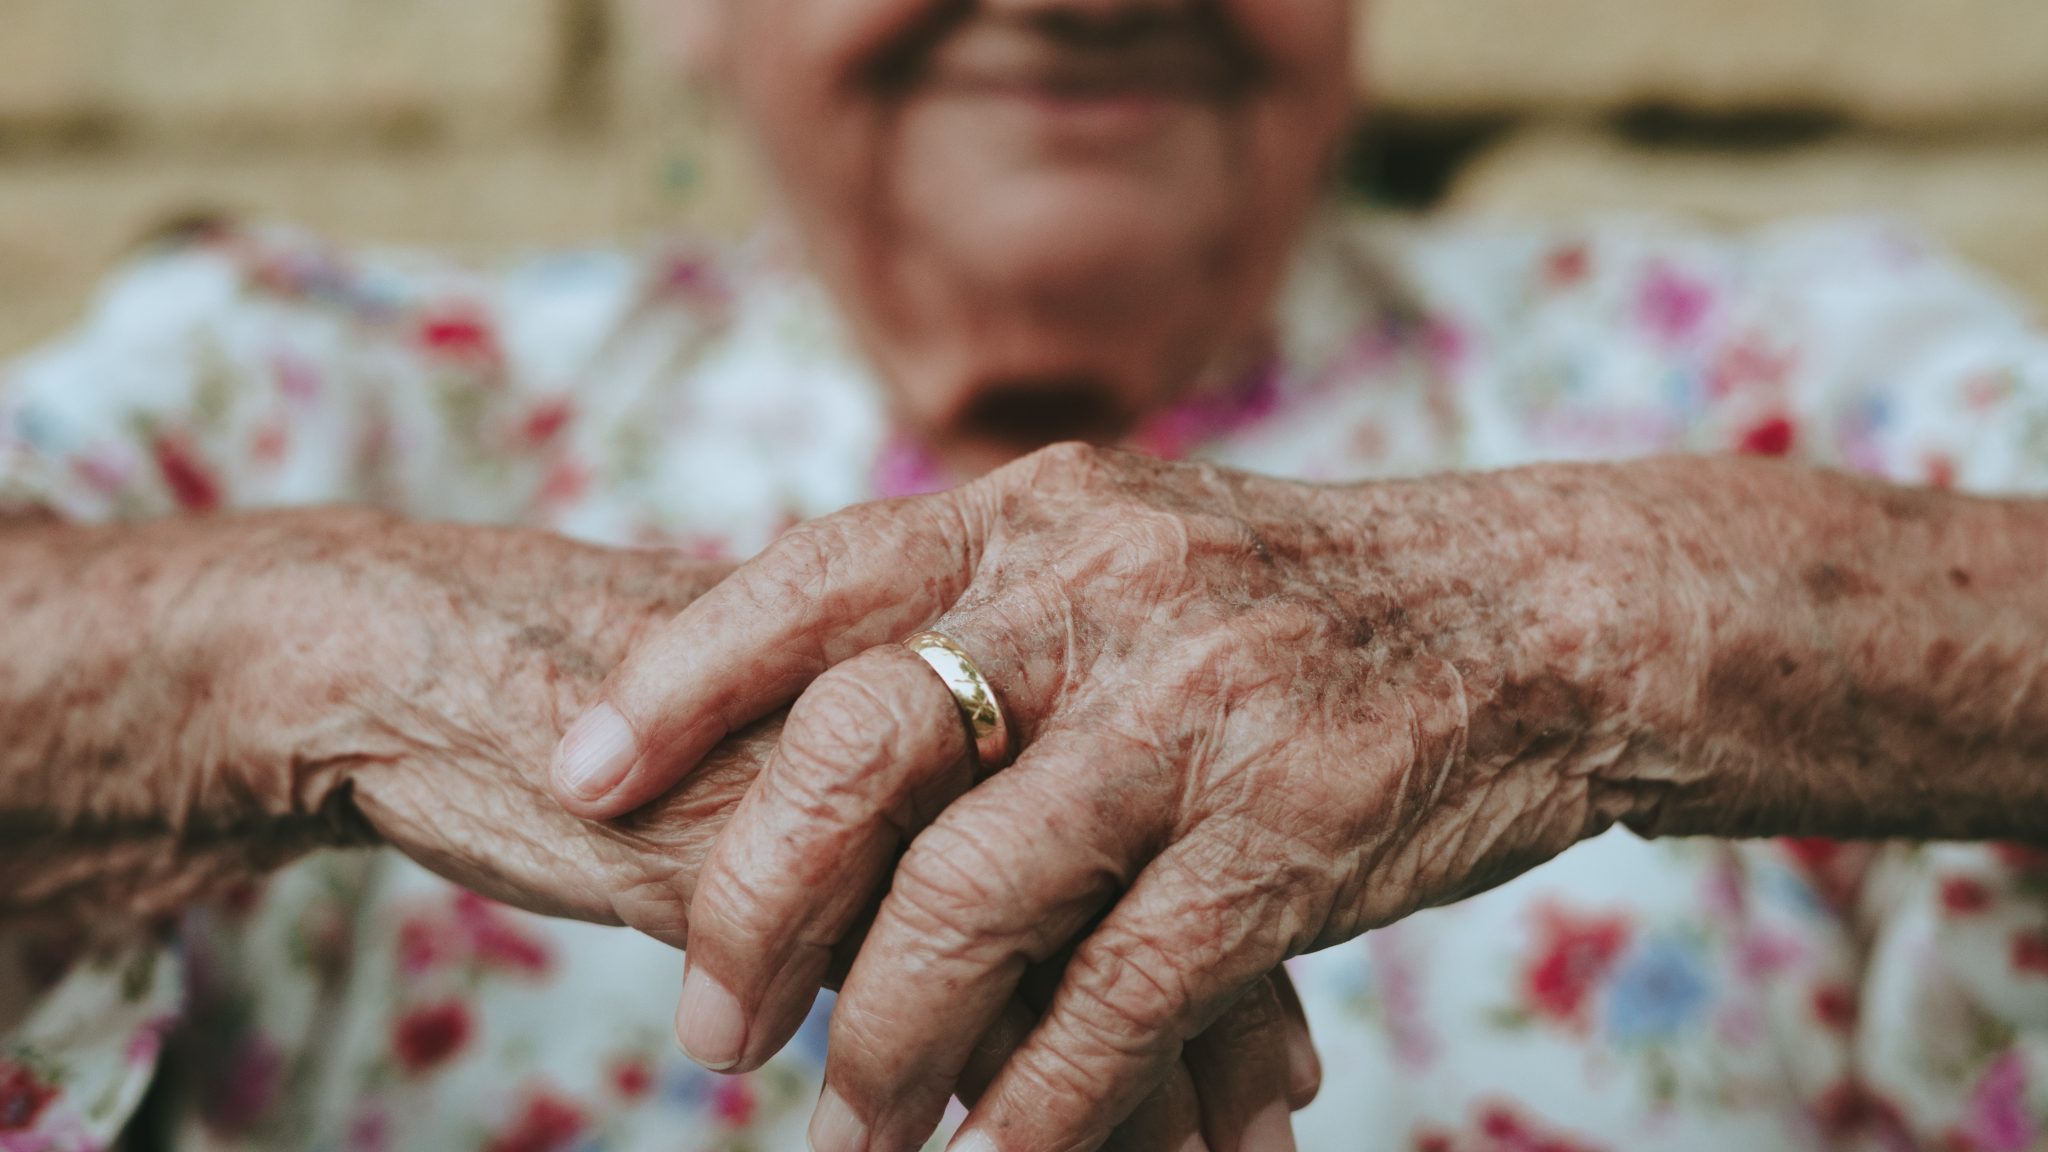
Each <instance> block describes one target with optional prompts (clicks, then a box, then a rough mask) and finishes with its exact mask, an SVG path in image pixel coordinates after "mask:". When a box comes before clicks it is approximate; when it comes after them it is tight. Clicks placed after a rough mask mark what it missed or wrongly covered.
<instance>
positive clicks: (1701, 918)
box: [0, 218, 2048, 1152]
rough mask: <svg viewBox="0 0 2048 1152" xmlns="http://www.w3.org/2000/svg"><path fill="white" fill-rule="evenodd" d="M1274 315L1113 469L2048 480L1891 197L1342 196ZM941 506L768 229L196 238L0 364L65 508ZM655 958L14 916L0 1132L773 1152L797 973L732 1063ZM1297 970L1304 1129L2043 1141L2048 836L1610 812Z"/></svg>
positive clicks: (1604, 1141) (816, 1024)
mask: <svg viewBox="0 0 2048 1152" xmlns="http://www.w3.org/2000/svg"><path fill="white" fill-rule="evenodd" d="M1277 311H1278V318H1277V320H1276V323H1275V326H1274V329H1273V336H1272V339H1271V342H1270V355H1269V356H1267V357H1266V358H1265V359H1264V361H1263V362H1262V363H1261V364H1260V365H1259V366H1258V367H1257V369H1256V370H1254V371H1250V372H1248V373H1246V374H1244V375H1243V376H1241V377H1237V378H1234V379H1230V380H1224V381H1218V382H1216V383H1215V384H1214V385H1213V386H1210V387H1205V388H1203V389H1200V390H1198V391H1197V392H1195V393H1194V394H1193V395H1191V396H1190V397H1189V398H1188V399H1186V400H1184V401H1182V402H1180V403H1178V404H1177V405H1175V406H1174V407H1172V408H1170V409H1168V410H1166V411H1163V412H1161V413H1159V414H1158V415H1157V416H1156V417H1155V418H1153V419H1152V420H1151V421H1150V422H1149V423H1147V424H1146V425H1145V426H1144V427H1143V428H1142V429H1140V430H1139V431H1138V432H1137V433H1136V434H1135V435H1134V436H1133V438H1132V442H1133V444H1134V446H1136V447H1138V448H1140V449H1143V450H1146V451H1151V452H1155V453H1159V454H1163V455H1173V456H1182V455H1185V456H1198V457H1204V458H1209V459H1214V460H1218V461H1223V462H1227V463H1230V464H1234V465H1237V466H1241V467H1246V468H1252V469H1257V470H1262V471H1266V472H1271V473H1277V474H1284V475H1289V476H1296V477H1304V478H1317V479H1336V478H1363V477H1375V476H1390V475H1399V474H1412V473H1417V472H1422V471H1426V470H1432V469H1449V468H1475V467H1499V466H1506V465H1513V464H1518V463H1523V462H1527V461H1534V460H1540V459H1558V458H1614V457H1625V456H1631V455H1638V454H1644V453H1656V452H1675V451H1708V452H1721V451H1730V452H1748V453H1760V454H1766V455H1791V456H1797V457H1801V458H1804V459H1807V460H1810V461H1813V462H1815V463H1819V464H1824V465H1828V466H1832V467H1838V468H1844V469H1851V470H1855V471H1858V472H1864V473H1871V474H1875V475H1879V476H1884V477H1888V478H1890V479H1893V480H1896V481H1899V482H1902V483H1909V484H1931V485H1937V486H1947V485H1955V486H1958V487H1964V488H1969V489H1975V490H1982V491H1987V492H2020V491H2027V490H2032V489H2038V488H2040V487H2042V486H2043V485H2044V482H2048V338H2044V336H2043V334H2042V332H2041V330H2040V329H2039V328H2038V327H2037V326H2036V325H2035V322H2034V320H2033V319H2032V318H2030V317H2029V315H2028V314H2027V311H2026V309H2025V308H2023V307H2022V306H2021V305H2020V304H2019V303H2018V301H2016V300H2015V299H2014V298H2013V297H2011V296H2008V295H2006V294H2004V293H2002V292H2001V291H2000V290H1999V289H1997V288H1996V287H1994V286H1992V285H1990V284H1988V283H1986V282H1985V281H1984V280H1982V279H1980V278H1978V277H1977V276H1975V275H1974V274H1972V273H1971V272H1969V271H1968V270H1966V269H1963V268H1960V267H1958V266H1957V265H1956V264H1954V263H1952V262H1951V261H1949V260H1948V259H1946V258H1945V257H1944V256H1942V255H1941V254H1940V253H1938V252H1935V251H1932V250H1930V248H1929V247H1928V245H1927V244H1925V243H1924V242H1923V241H1922V240H1920V239H1919V238H1917V237H1916V236H1914V235H1912V234H1911V233H1909V232H1907V231H1905V230H1902V229H1900V228H1898V227H1895V226H1891V225H1888V224H1884V223H1881V222H1871V221H1859V222H1820V223H1808V224H1800V225H1796V226H1787V227H1783V228H1778V229H1773V230H1770V231H1766V232H1763V233H1760V234H1756V235H1752V236H1747V237H1742V238H1729V237H1721V236H1712V235H1705V234H1700V233H1697V232H1694V231H1689V230H1687V229H1685V228H1682V227H1678V226H1675V225H1672V224H1669V223H1665V222H1659V221H1654V220H1648V219H1626V218H1624V219H1607V220H1602V221H1599V222H1597V223H1591V224H1582V225H1552V226H1545V227H1534V226H1513V227H1511V226H1505V225H1488V224H1478V223H1437V224H1429V225H1407V224H1398V225H1397V224H1392V223H1384V222H1359V221H1348V220H1341V221H1340V220H1332V221H1330V222H1328V223H1327V224H1326V225H1325V226H1323V227H1322V228H1320V229H1319V230H1318V231H1317V232H1316V233H1315V234H1314V236H1313V238H1312V242H1311V243H1309V244H1308V245H1307V246H1306V249H1305V253H1304V256H1303V258H1302V259H1301V261H1300V262H1299V267H1298V270H1297V273H1296V275H1295V276H1294V278H1293V280H1292V283H1291V286H1290V287H1289V288H1288V290H1287V292H1286V294H1285V297H1284V300H1283V301H1282V303H1281V305H1280V306H1279V308H1278V310H1277ZM947 482H948V478H947V477H946V476H945V475H943V474H942V472H941V471H940V470H939V469H938V468H937V467H935V466H934V465H933V463H932V462H931V461H930V460H929V459H927V458H926V457H925V456H923V455H922V454H921V453H920V452H919V451H918V450H917V449H916V447H915V446H914V445H913V444H912V443H910V442H909V441H908V440H906V439H904V438H902V437H900V436H898V435H897V434H895V433H894V432H892V430H891V427H890V423H889V420H888V417H887V411H886V408H885V406H884V404H883V403H882V401H881V395H880V392H879V391H878V388H877V386H876V383H875V381H874V379H873V378H872V377H871V375H870V374H869V373H868V371H867V370H866V369H865V368H864V367H863V365H862V363H861V361H860V360H859V358H858V357H857V356H856V354H855V353H854V351H853V350H852V349H851V347H850V344H849V339H848V336H847V334H846V332H845V331H844V330H843V329H842V327H841V326H840V325H839V323H838V322H837V321H836V319H835V317H834V314H833V311H832V309H831V307H830V304H829V302H828V301H827V299H826V298H825V296H824V295H823V294H822V293H821V291H820V289H819V288H818V287H817V286H816V285H815V283H814V282H813V281H812V280H810V279H808V278H807V277H806V275H805V273H804V271H803V268H802V265H801V263H800V262H799V260H798V259H797V257H796V254H795V252H794V250H793V249H792V248H791V247H790V246H789V245H788V244H787V243H785V242H783V241H781V240H778V239H775V238H772V237H770V238H763V239H760V240H757V241H754V242H752V243H749V244H746V245H742V246H738V247H736V248H729V249H725V250H712V249H708V248H704V247H693V246H690V245H687V244H671V245H658V246H651V247H647V248H645V249H642V250H637V251H596V252H575V253H563V254H555V255H547V256H542V257H539V258H534V259H529V260H525V261H523V262H519V263H516V264H513V265H510V266H505V267H498V268H492V269H473V268H465V267H460V266H457V265H454V264H452V263H449V262H446V261H443V260H439V259H435V258H432V257H428V256H423V255H418V254H410V253H400V252H356V251H341V250H336V249H334V248H332V247H329V246H327V245H325V244H323V243H322V242H321V241H320V240H319V239H318V238H316V237H312V236H307V235H304V234H301V233H298V232H294V231H290V230H285V229H278V228H246V229H245V228H222V229H216V230H213V231H209V232H205V233H203V234H194V235H187V236H184V237H181V238H178V239H177V240H175V241H167V242H165V243H164V244H162V245H161V246H160V247H159V248H158V249H157V250H155V251H152V252H150V253H148V254H146V255H145V256H143V257H142V258H140V259H139V260H137V261H136V262H135V263H134V264H133V265H132V266H131V267H129V268H128V269H126V270H125V271H124V272H122V273H121V274H120V275H118V276H117V277H115V278H114V279H113V280H112V281H111V282H110V283H109V284H108V286H107V288H106V290H105V292H104V294H103V296H102V297H101V299H100V300H99V302H98V303H97V305H96V306H95V307H94V308H93V309H92V311H91V314H90V315H89V317H88V318H87V319H86V320H85V321H84V322H83V323H82V324H81V325H80V326H79V327H78V328H76V329H75V330H74V331H72V332H71V333H70V334H69V335H67V336H65V337H64V338H62V339H60V340H58V341H56V342H55V343H53V344H52V345H51V346H49V347H48V348H46V349H44V350H42V351H40V352H38V353H36V354H34V355H32V356H29V357H27V358H25V359H22V360H20V361H19V362H17V363H15V364H13V365H12V366H11V367H8V368H6V369H5V370H0V504H15V505H21V504H33V505H39V506H43V507H47V508H50V509H54V510H55V511H57V512H58V513H60V514H62V515H65V516H69V517H74V518H77V519H79V520H87V521H105V520H110V519H121V518H136V517H148V516H162V515H169V514H172V513H176V512H178V511H180V510H195V511H196V510H207V509H215V508H228V507H252V506H260V505H276V504H299V503H307V502H331V501H336V500H353V501H364V502H373V503H376V504H379V505H383V506H386V507H390V508H395V509H399V510H402V511H403V512H405V513H408V514H411V515H414V516H419V517H434V518H454V519H462V520H473V521H498V522H506V523H519V524H526V525H531V526H534V527H539V528H546V529H551V530H555V531H559V532H563V533H567V534H570V535H574V536H578V537H583V538H587V539H591V540H596V541H606V542H613V543H621V544H624V543H634V544H644V543H655V542H661V543H667V544H672V545H676V546H679V547H683V548H687V549H691V550H693V551H697V552H701V553H704V554H707V555H712V554H723V555H728V556H732V557H743V556H745V555H747V554H749V553H751V552H753V551H754V550H756V549H758V548H759V547H761V546H762V545H763V544H764V543H765V542H766V541H768V540H769V539H771V538H772V537H773V536H774V535H775V534H776V533H777V532H779V531H780V530H782V529H783V528H785V527H787V526H788V525H789V524H791V523H793V522H795V521H798V520H800V519H803V518H806V517H811V516H816V515H819V514H822V513H825V512H828V511H830V510H832V509H834V508H837V507H839V506H842V505H844V504H847V503H849V502H852V501H857V500H861V499H865V498H869V497H873V496H876V495H884V494H896V493H905V492H911V491H918V490H928V489H931V488H933V487H936V486H940V485H943V484H945V483H947ZM680 967H681V961H680V958H679V956H678V955H676V954H675V953H673V952H671V951H669V950H667V949H665V948H663V947H662V946H660V945H658V944H655V943H653V942H652V941H649V940H647V939H645V938H642V937H639V936H637V935H634V934H632V933H630V932H627V931H624V930H618V929H607V928H599V927H593V926H590V925H584V924H574V923H565V922H556V921H549V920H544V919H541V918H537V917H534V916H530V915H527V914H524V913H521V912H517V911H513V910H511V909H508V908H505V907H503V906H500V905H497V904H493V903H491V902H490V901H487V900H485V899H482V898H481V897H478V896H475V895H472V894H470V893H467V892H464V891H461V890H459V889H457V888H455V887H453V886H451V885H449V884H448V883H446V882H444V881H442V880H440V879H438V878H436V877H434V876H433V875H431V874H429V873H427V872H425V871H423V870H422V869H420V868H418V867H417V866H415V865H413V864H411V863H409V862H408V861H406V860H404V859H402V858H400V857H398V856H397V855H395V854H393V853H391V852H388V851H378V852H360V853H330V854H325V855H321V856H317V857H315V858H312V859H309V860H306V861H303V862H301V863H299V864H297V865H295V866H293V867H290V868H287V869H284V870H283V871H280V872H278V873H277V874H275V875H274V876H272V877H270V878H269V879H268V880H267V881H265V882H263V883H261V884H254V885H250V886H249V887H247V888H246V889H243V890H239V891H236V892H233V893H231V894H229V896H228V897H227V898H225V899H223V900H220V901H218V902H216V903H214V904H212V905H210V906H207V907H203V908H198V909H195V910H193V911H192V912H191V913H190V914H189V915H188V916H186V917H185V918H184V920H183V922H182V924H181V925H180V927H179V928H178V930H177V932H176V936H175V940H173V941H172V942H170V943H168V944H165V943H163V942H162V941H143V942H138V943H136V944H135V945H134V946H133V947H132V948H131V949H129V950H128V951H126V952H121V953H104V952H94V953H92V954H86V955H80V954H77V952H76V950H75V949H69V948H66V947H65V946H64V945H63V942H61V941H54V942H53V941H51V940H48V939H43V938H38V939H28V938H26V937H24V936H23V935H22V934H21V933H20V931H19V930H10V929H9V928H8V927H6V926H5V925H0V1152H72V1150H84V1149H100V1148H105V1147H107V1146H108V1145H109V1144H110V1143H111V1142H113V1141H115V1140H116V1139H118V1138H119V1137H120V1135H121V1133H122V1132H123V1131H124V1129H125V1128H128V1127H130V1125H131V1122H132V1124H133V1126H134V1127H135V1128H136V1129H139V1130H143V1131H145V1132H146V1134H147V1135H148V1137H149V1138H150V1141H151V1146H156V1145H158V1144H161V1145H163V1146H167V1147H170V1148H173V1149H178V1150H180V1152H186V1150H200V1149H208V1150H210V1149H222V1150H227V1149H255V1148H275V1147H281V1146H290V1147H304V1148H313V1149H323V1150H333V1152H385V1150H393V1149H445V1150H457V1152H460V1150H489V1152H549V1150H570V1149H575V1150H591V1152H595V1150H599V1149H606V1150H609V1149H621V1150H625V1149H657V1148H659V1149H684V1150H686V1152H694V1150H707V1152H708V1150H712V1149H735V1150H748V1152H795V1150H796V1149H799V1148H801V1147H802V1146H803V1145H802V1140H803V1135H802V1134H803V1130H804V1125H805V1123H806V1119H807V1116H808V1112H809V1109H810V1106H811V1104H812V1102H813V1100H814V1099H815V1096H816V1092H817V1089H818V1081H819V1073H820V1067H821V1063H822V1047H823V1043H824V1036H825V1028H824V1024H823V1021H824V1017H825V1015H826V1013H827V1012H829V997H827V998H824V999H823V1000H821V1003H820V1006H819V1008H818V1009H817V1010H816V1011H815V1012H814V1013H813V1016H812V1019H811V1021H810V1022H809V1024H807V1025H806V1027H805V1029H804V1030H803V1032H802V1034H801V1035H800V1036H799V1037H798V1038H797V1040H796V1041H795V1042H794V1043H793V1044H792V1045H791V1046H790V1047H789V1049H788V1050H787V1051H786V1052H784V1053H783V1054H782V1055H781V1056H780V1057H778V1058H777V1059H776V1060H775V1061H774V1062H772V1063H771V1064H770V1065H769V1066H768V1067H767V1068H765V1069H763V1070H762V1071H760V1072H758V1073H755V1074H753V1075H750V1076H744V1077H737V1078H723V1077H719V1076H715V1075H712V1074H710V1073H707V1072H704V1071H701V1070H698V1069H696V1068H694V1067H692V1066H691V1065H690V1064H689V1063H688V1062H687V1061H685V1060H684V1059H683V1058H682V1057H681V1056H680V1054H679V1053H678V1052H677V1050H676V1047H675V1044H674V1042H673V1040H672V1039H671V1038H670V1018H671V1009H672V999H673V997H674V995H675V989H676V987H677V984H678V978H679V975H680ZM1292 967H1293V971H1294V974H1295V978H1296V980H1297V982H1298V984H1299V986H1300V988H1301V992H1302V996H1303V999H1304V1001H1305V1003H1306V1005H1307V1008H1308V1014H1309V1018H1310V1020H1311V1023H1312V1026H1313V1028H1314V1030H1315V1034H1316V1038H1317V1040H1318V1042H1319V1044H1320V1046H1321V1048H1322V1051H1323V1054H1324V1062H1325V1068H1326V1083H1325V1086H1324V1089H1323V1092H1322V1096H1321V1098H1320V1099H1319V1100H1318V1101H1317V1102H1316V1103H1315V1105H1313V1106H1312V1107H1311V1108H1309V1109H1308V1110H1307V1111H1306V1112H1305V1113H1303V1114H1302V1115H1301V1117H1300V1118H1299V1131H1300V1132H1301V1134H1302V1139H1303V1142H1304V1146H1305V1147H1306V1148H1307V1149H1309V1150H1310V1152H1337V1150H1340V1149H1343V1150H1355V1152H1393V1150H1397V1149H1398V1150H1403V1152H1567V1150H1588V1152H1590V1150H1595V1149H1634V1148H1649V1147H1655V1148H1673V1149H1736V1148H1740V1149H1759V1150H1774V1149H1886V1150H1894V1149H1913V1148H1919V1149H1942V1150H1957V1152H1960V1150H1975V1152H2017V1150H2021V1149H2032V1148H2041V1147H2044V1146H2048V1144H2044V1141H2048V853H2042V852H2036V851H2033V850H2029V849H2026V848H2021V847H2014V846H1999V845H1928V846H1917V845H1907V844H1890V845H1883V846H1857V845H1844V844H1837V843H1831V842H1825V841H1811V840H1809V841H1794V842H1747V843H1726V842H1712V841H1699V840H1676V841H1668V842H1656V843H1651V842H1646V841H1643V840H1640V839H1637V838H1636V837H1634V836H1632V835H1631V834H1629V833H1628V832H1626V831H1624V830H1615V831H1612V832H1609V833H1607V834H1605V835H1603V836H1600V837H1598V838H1596V839H1594V840H1592V841H1589V842H1587V843H1585V844H1583V845H1581V846H1579V847H1578V848H1576V849H1574V850H1573V851H1571V852H1568V853H1566V854H1565V855H1564V856H1562V857H1561V858H1559V859H1557V860H1556V861H1554V862H1552V863H1549V864H1546V865H1544V866H1542V867H1540V868H1537V869H1536V870H1534V871H1533V872H1530V873H1529V874H1527V875H1525V876H1523V877H1522V878H1520V879H1517V880H1515V881H1513V882H1512V883H1509V884H1507V885H1506V886H1504V887H1502V888H1499V889H1497V890H1495V891H1492V892H1489V893H1486V894H1484V895H1482V896H1479V897H1476V898H1473V899H1470V900H1467V901H1465V902H1463V903H1460V904H1457V905H1455V906H1452V907H1447V908H1442V909H1437V910H1432V911H1427V912H1422V913H1420V914H1417V915H1415V916H1413V917H1411V918H1409V919H1407V920H1405V921H1403V922H1401V923H1400V924H1397V925H1395V926H1393V927H1390V928H1385V929H1381V930H1379V931H1376V932H1372V933H1370V934H1368V935H1367V936H1365V937H1363V938H1362V939H1359V940H1357V941H1355V942H1353V943H1351V944H1348V945H1344V946H1342V947H1338V948H1333V949H1330V950H1328V951H1325V952H1322V953H1318V954H1316V955H1312V956H1307V957H1303V958H1301V959H1299V960H1297V961H1295V962H1294V963H1293V966H1292ZM145 1093H147V1102H146V1103H144V1098H145ZM137 1117H139V1119H137Z"/></svg>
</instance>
